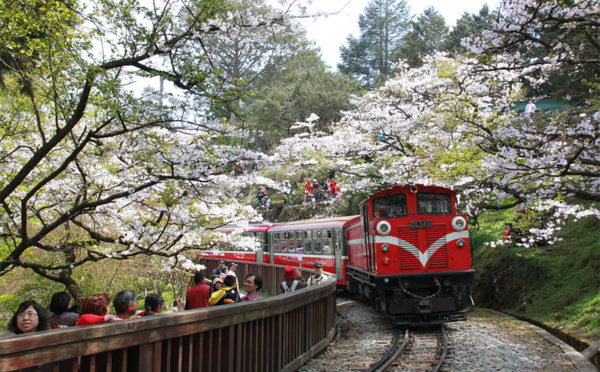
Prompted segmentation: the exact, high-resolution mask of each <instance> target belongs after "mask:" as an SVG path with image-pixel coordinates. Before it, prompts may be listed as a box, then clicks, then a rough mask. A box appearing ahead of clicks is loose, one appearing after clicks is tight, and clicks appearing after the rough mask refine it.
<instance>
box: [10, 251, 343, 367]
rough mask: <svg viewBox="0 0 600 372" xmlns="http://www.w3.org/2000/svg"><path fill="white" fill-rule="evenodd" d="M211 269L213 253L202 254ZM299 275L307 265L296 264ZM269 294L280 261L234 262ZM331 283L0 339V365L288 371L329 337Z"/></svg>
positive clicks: (241, 274) (332, 332)
mask: <svg viewBox="0 0 600 372" xmlns="http://www.w3.org/2000/svg"><path fill="white" fill-rule="evenodd" d="M203 260H204V261H203V263H204V264H205V265H206V266H207V270H206V272H211V271H210V270H212V269H213V268H215V267H216V266H217V262H218V259H214V260H213V259H206V258H205V259H203ZM298 271H299V272H300V273H301V275H303V276H304V277H305V278H307V277H308V276H309V275H310V273H311V272H310V271H307V270H302V269H298ZM237 272H238V276H239V277H244V276H245V275H246V274H248V273H257V274H259V275H261V276H262V278H263V288H262V292H266V293H271V294H276V293H277V291H278V289H277V288H278V286H279V283H280V282H281V281H282V280H283V274H284V267H283V266H274V265H268V264H260V263H247V262H240V263H239V266H238V271H237ZM335 298H336V282H335V281H328V282H325V283H323V284H321V285H318V286H313V287H309V288H306V289H302V290H300V291H296V292H292V293H287V294H281V295H276V296H272V297H268V298H264V299H262V300H260V301H250V302H241V303H236V304H231V305H222V306H215V307H210V308H204V309H196V310H186V311H183V312H175V313H166V314H161V315H158V316H152V317H147V318H134V319H129V320H124V321H121V322H116V323H108V324H101V325H92V326H80V327H71V328H68V329H58V330H49V331H43V332H36V333H33V334H31V335H17V336H14V337H11V338H6V339H1V340H0V371H18V370H21V371H40V370H42V371H73V372H75V371H81V372H86V371H123V372H131V371H156V372H159V371H165V372H168V371H220V372H221V371H223V372H225V371H231V372H233V371H293V370H296V369H297V368H298V367H300V366H301V365H302V364H304V363H305V362H306V361H307V360H309V359H310V358H312V357H313V356H315V355H316V354H317V353H319V352H320V351H322V350H323V349H324V348H325V347H327V345H329V343H330V342H331V340H332V339H333V337H334V335H335Z"/></svg>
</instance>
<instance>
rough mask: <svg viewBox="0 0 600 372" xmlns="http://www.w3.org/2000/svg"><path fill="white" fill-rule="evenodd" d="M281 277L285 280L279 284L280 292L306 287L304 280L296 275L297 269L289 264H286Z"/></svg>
mask: <svg viewBox="0 0 600 372" xmlns="http://www.w3.org/2000/svg"><path fill="white" fill-rule="evenodd" d="M283 277H284V279H285V280H284V281H283V282H281V284H280V285H279V289H280V290H281V293H288V292H294V291H297V290H299V289H302V288H306V280H304V278H303V277H301V276H300V275H298V270H296V269H294V268H293V267H291V266H286V268H285V271H284V273H283Z"/></svg>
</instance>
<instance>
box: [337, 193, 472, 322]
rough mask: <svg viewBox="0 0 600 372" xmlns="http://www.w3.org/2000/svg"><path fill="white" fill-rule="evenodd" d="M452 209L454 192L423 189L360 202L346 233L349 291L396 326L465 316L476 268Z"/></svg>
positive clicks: (464, 232) (459, 219)
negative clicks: (355, 219)
mask: <svg viewBox="0 0 600 372" xmlns="http://www.w3.org/2000/svg"><path fill="white" fill-rule="evenodd" d="M456 205H457V203H456V193H455V192H454V191H452V190H449V189H447V188H443V187H435V186H423V185H413V186H402V187H393V188H390V189H387V190H382V191H380V192H377V193H375V194H373V195H371V196H370V197H368V198H367V199H366V200H364V201H363V202H362V203H361V204H360V221H359V222H357V223H356V224H354V225H353V226H351V227H350V228H349V230H348V234H347V235H348V236H347V238H348V265H347V266H346V267H345V270H346V276H347V277H348V282H347V284H346V285H347V287H348V289H349V290H350V291H351V292H359V293H362V294H364V295H365V296H366V297H367V298H369V299H370V301H371V303H372V305H373V306H374V307H375V308H376V309H378V310H379V311H381V312H383V313H384V314H386V315H387V316H388V317H390V318H392V319H394V322H395V323H396V324H439V323H445V322H451V321H456V320H464V319H466V312H468V311H472V310H473V308H474V303H473V299H472V296H471V288H472V285H473V283H474V277H475V270H473V269H472V268H471V250H470V245H469V231H468V230H467V219H466V217H465V216H462V215H459V214H458V213H457V210H456Z"/></svg>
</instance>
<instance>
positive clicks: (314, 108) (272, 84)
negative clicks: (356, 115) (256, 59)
mask: <svg viewBox="0 0 600 372" xmlns="http://www.w3.org/2000/svg"><path fill="white" fill-rule="evenodd" d="M356 92H357V87H356V86H355V85H354V84H353V83H351V82H350V81H348V79H347V78H346V77H344V76H340V75H336V74H333V73H331V72H330V71H328V69H327V67H326V66H325V64H324V63H323V61H322V60H321V58H320V56H319V55H318V53H317V51H315V50H312V49H305V48H302V49H300V50H298V51H297V52H296V53H295V54H294V56H293V57H291V58H290V59H289V60H287V61H286V62H284V63H282V64H280V65H278V66H277V68H274V69H272V70H271V71H269V72H268V73H265V74H264V75H263V76H262V79H261V84H260V88H259V92H257V93H256V95H255V96H254V98H253V99H252V101H251V102H249V103H248V105H247V119H248V121H249V123H250V124H251V126H252V128H253V129H254V130H256V131H257V132H260V133H262V135H261V136H258V135H257V136H256V138H255V140H256V141H255V142H254V144H253V145H252V146H257V147H258V149H260V150H262V151H267V152H268V151H271V150H272V148H273V147H274V146H276V145H278V144H279V142H280V140H281V139H282V138H287V137H291V136H293V135H294V134H295V133H297V131H296V130H293V129H291V127H292V126H293V125H295V124H296V123H297V122H303V121H305V120H306V118H308V117H309V116H310V115H311V114H312V113H314V114H316V115H318V116H319V119H318V120H317V122H316V128H315V129H316V130H319V131H323V132H324V131H327V130H328V129H329V127H330V126H331V124H332V123H333V122H334V121H336V120H339V119H340V112H341V111H343V110H347V109H349V108H350V102H349V97H350V94H351V93H356Z"/></svg>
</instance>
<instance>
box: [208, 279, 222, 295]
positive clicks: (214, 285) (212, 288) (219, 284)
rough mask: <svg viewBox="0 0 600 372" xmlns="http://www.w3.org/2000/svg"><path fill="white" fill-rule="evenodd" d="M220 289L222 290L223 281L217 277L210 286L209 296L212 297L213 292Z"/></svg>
mask: <svg viewBox="0 0 600 372" xmlns="http://www.w3.org/2000/svg"><path fill="white" fill-rule="evenodd" d="M221 288H223V279H221V278H220V277H218V276H217V277H216V278H214V279H213V282H212V285H211V286H210V294H211V295H212V294H213V292H214V291H218V290H219V289H221Z"/></svg>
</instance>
